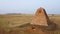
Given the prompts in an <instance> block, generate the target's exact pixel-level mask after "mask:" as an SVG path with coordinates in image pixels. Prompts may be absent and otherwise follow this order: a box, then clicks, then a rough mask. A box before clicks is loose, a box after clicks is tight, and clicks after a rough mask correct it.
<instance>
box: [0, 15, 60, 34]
mask: <svg viewBox="0 0 60 34" xmlns="http://www.w3.org/2000/svg"><path fill="white" fill-rule="evenodd" d="M32 18H33V15H31V14H28V15H27V14H19V15H0V34H37V32H40V31H39V30H38V31H34V32H30V31H26V30H28V29H29V28H30V27H29V26H27V27H23V28H20V27H18V26H20V25H22V24H25V23H31V20H32ZM49 18H50V20H51V21H53V22H54V23H56V24H57V29H56V30H55V31H53V34H60V16H57V15H56V16H49ZM51 34H52V33H51Z"/></svg>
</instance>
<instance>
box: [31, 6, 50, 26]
mask: <svg viewBox="0 0 60 34" xmlns="http://www.w3.org/2000/svg"><path fill="white" fill-rule="evenodd" d="M49 22H50V21H49V18H48V16H47V14H46V11H45V9H44V8H42V7H40V8H39V9H37V11H36V13H35V16H34V17H33V19H32V22H31V24H33V25H41V26H48V23H49Z"/></svg>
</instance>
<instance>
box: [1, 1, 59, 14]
mask: <svg viewBox="0 0 60 34" xmlns="http://www.w3.org/2000/svg"><path fill="white" fill-rule="evenodd" d="M39 7H43V8H45V10H46V12H47V13H48V14H60V0H0V14H5V13H27V14H34V13H35V12H36V10H37V9H38V8H39Z"/></svg>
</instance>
